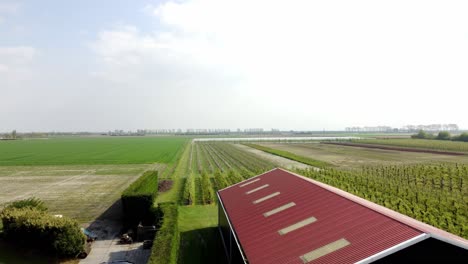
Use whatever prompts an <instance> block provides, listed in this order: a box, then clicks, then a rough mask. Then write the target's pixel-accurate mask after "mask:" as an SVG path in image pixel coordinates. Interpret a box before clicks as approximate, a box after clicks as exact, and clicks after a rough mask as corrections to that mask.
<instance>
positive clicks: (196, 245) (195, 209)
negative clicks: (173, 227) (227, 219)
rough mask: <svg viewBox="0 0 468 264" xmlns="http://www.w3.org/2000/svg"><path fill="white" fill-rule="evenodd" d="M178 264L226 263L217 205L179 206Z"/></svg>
mask: <svg viewBox="0 0 468 264" xmlns="http://www.w3.org/2000/svg"><path fill="white" fill-rule="evenodd" d="M179 230H180V239H181V241H180V249H179V261H178V263H179V264H184V263H191V264H199V263H200V264H201V263H213V264H215V263H216V264H218V263H226V259H225V255H224V248H223V246H222V242H221V237H220V236H219V231H218V206H215V205H194V206H179Z"/></svg>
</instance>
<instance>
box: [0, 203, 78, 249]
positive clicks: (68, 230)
mask: <svg viewBox="0 0 468 264" xmlns="http://www.w3.org/2000/svg"><path fill="white" fill-rule="evenodd" d="M0 216H1V219H2V223H3V231H4V237H5V239H6V240H8V241H11V242H14V243H18V244H23V245H24V246H27V247H34V248H40V249H42V250H45V251H47V252H51V253H54V254H57V255H59V256H76V255H77V254H78V253H80V252H83V250H84V244H85V240H86V238H85V236H84V234H83V233H82V232H81V230H80V227H79V225H78V222H76V221H75V220H72V219H70V218H67V217H62V218H59V217H54V216H52V215H49V214H48V213H47V212H45V211H43V210H40V209H37V208H31V207H23V208H14V207H9V208H6V209H5V210H3V211H2V213H1V215H0Z"/></svg>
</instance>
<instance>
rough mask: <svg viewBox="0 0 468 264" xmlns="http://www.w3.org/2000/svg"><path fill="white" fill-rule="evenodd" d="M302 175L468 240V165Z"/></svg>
mask: <svg viewBox="0 0 468 264" xmlns="http://www.w3.org/2000/svg"><path fill="white" fill-rule="evenodd" d="M299 173H301V174H303V175H305V176H307V177H310V178H313V179H316V180H319V181H321V182H324V183H327V184H330V185H332V186H335V187H337V188H340V189H343V190H345V191H348V192H350V193H353V194H356V195H358V196H361V197H363V198H365V199H368V200H371V201H373V202H375V203H378V204H380V205H383V206H386V207H388V208H390V209H393V210H395V211H399V212H400V213H403V214H406V215H408V216H410V217H413V218H415V219H418V220H420V221H423V222H426V223H428V224H430V225H433V226H436V227H438V228H441V229H444V230H446V231H448V232H450V233H453V234H456V235H459V236H462V237H464V238H468V225H467V224H466V223H467V221H466V219H468V166H467V165H452V164H442V165H412V166H384V167H364V168H363V169H362V170H360V171H338V170H334V169H323V170H320V171H316V170H299Z"/></svg>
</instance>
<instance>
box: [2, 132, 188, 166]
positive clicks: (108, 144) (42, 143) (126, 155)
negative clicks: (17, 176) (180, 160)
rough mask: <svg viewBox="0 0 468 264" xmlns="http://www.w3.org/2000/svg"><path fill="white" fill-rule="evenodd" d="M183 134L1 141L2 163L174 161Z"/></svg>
mask: <svg viewBox="0 0 468 264" xmlns="http://www.w3.org/2000/svg"><path fill="white" fill-rule="evenodd" d="M187 141H188V139H187V138H182V137H76V138H50V139H30V140H11V141H10V140H5V141H0V166H17V165H91V164H149V163H166V164H167V163H173V162H175V160H176V157H177V153H178V151H179V150H180V149H181V148H182V146H183V145H184V144H185V143H186V142H187Z"/></svg>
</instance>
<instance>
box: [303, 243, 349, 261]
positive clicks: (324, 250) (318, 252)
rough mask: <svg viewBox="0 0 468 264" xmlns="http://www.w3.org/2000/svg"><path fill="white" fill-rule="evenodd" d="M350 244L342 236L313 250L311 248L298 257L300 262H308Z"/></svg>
mask: <svg viewBox="0 0 468 264" xmlns="http://www.w3.org/2000/svg"><path fill="white" fill-rule="evenodd" d="M350 244H351V243H350V242H349V241H348V240H346V239H344V238H342V239H339V240H336V241H335V242H332V243H330V244H327V245H325V246H323V247H319V248H317V249H315V250H312V251H310V252H309V253H306V254H304V255H302V256H301V257H300V258H301V259H302V262H304V263H309V262H311V261H313V260H316V259H318V258H320V257H323V256H325V255H328V254H330V253H332V252H334V251H337V250H338V249H341V248H344V247H346V246H347V245H350Z"/></svg>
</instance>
